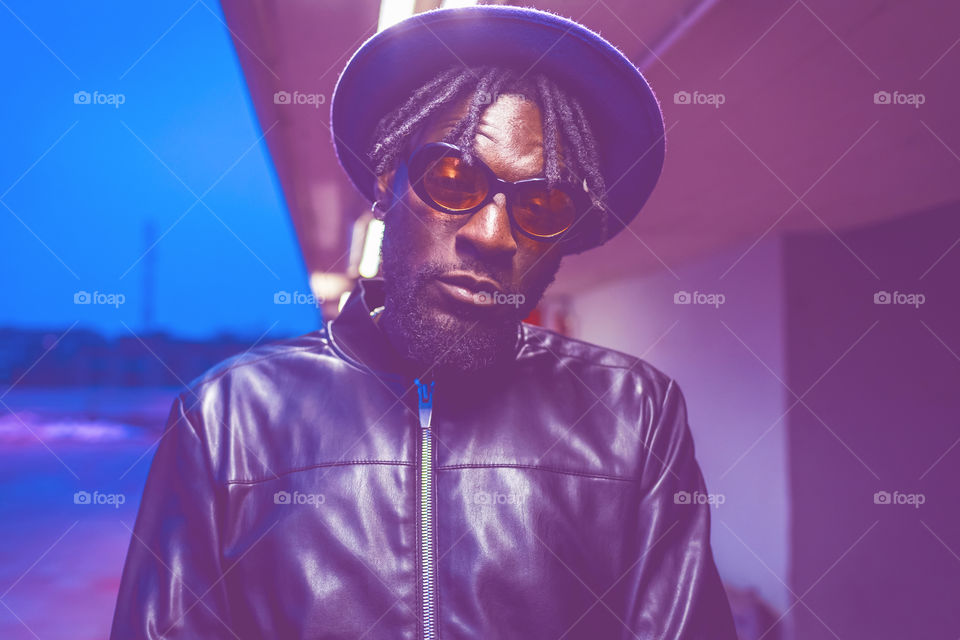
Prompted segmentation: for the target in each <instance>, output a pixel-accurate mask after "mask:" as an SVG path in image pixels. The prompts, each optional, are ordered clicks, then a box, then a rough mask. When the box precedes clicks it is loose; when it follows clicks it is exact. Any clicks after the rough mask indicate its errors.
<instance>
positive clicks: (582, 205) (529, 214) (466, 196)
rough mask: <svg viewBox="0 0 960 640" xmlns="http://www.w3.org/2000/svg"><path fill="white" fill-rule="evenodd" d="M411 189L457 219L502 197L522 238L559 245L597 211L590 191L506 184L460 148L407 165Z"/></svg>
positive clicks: (419, 153)
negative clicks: (467, 157)
mask: <svg viewBox="0 0 960 640" xmlns="http://www.w3.org/2000/svg"><path fill="white" fill-rule="evenodd" d="M407 172H408V179H409V181H410V186H411V188H412V189H413V191H414V193H416V194H417V195H418V196H419V197H420V199H421V200H423V201H424V202H426V203H427V204H428V205H430V206H431V207H433V208H434V209H437V210H439V211H443V212H444V213H449V214H453V215H464V214H469V213H473V212H475V211H478V210H479V209H481V208H482V207H484V206H485V205H487V204H489V203H490V202H491V201H492V200H493V197H494V196H495V195H496V194H498V193H503V194H504V195H506V197H507V215H508V216H509V218H510V222H511V224H512V225H513V226H514V227H516V228H517V229H519V230H520V231H521V233H523V234H524V235H527V236H529V237H531V238H534V239H536V240H547V241H556V240H560V239H561V238H564V237H565V236H568V235H570V234H569V233H568V231H569V230H570V229H571V228H572V227H573V226H574V223H575V222H576V221H577V220H579V219H580V218H582V217H583V215H584V214H585V213H586V212H587V211H588V210H589V209H590V207H591V206H593V204H592V202H591V199H590V196H589V193H588V192H587V191H586V185H585V184H582V185H577V184H575V183H573V182H561V183H559V184H556V185H554V186H553V187H550V186H549V185H548V183H547V179H546V178H530V179H528V180H519V181H517V182H509V181H507V180H501V179H500V178H498V177H497V175H496V174H495V173H494V172H493V170H492V169H491V168H490V167H488V166H487V165H486V164H484V163H483V162H481V161H480V159H479V158H477V157H476V155H474V156H473V160H472V162H471V163H470V164H467V163H466V161H465V160H464V159H463V152H462V151H461V150H460V148H459V147H457V146H456V145H452V144H448V143H446V142H430V143H428V144H425V145H423V146H421V147H419V148H418V149H416V150H415V151H414V152H413V153H412V154H410V157H409V159H408V160H407Z"/></svg>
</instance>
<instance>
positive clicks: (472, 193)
mask: <svg viewBox="0 0 960 640" xmlns="http://www.w3.org/2000/svg"><path fill="white" fill-rule="evenodd" d="M422 185H423V186H422V188H423V190H424V192H425V193H426V194H427V195H428V196H429V197H430V198H431V199H432V200H433V201H434V202H435V203H437V204H438V205H440V206H441V207H445V208H447V209H451V210H453V211H466V210H468V209H472V208H473V207H475V206H477V205H478V204H480V203H481V202H483V199H484V198H485V197H486V195H487V177H486V175H485V174H484V173H483V171H482V170H480V168H479V167H477V166H470V165H468V164H466V163H465V162H463V161H462V160H461V159H460V158H458V157H456V156H443V157H441V158H437V159H436V160H431V161H429V162H428V163H427V166H426V169H425V170H424V172H423V177H422Z"/></svg>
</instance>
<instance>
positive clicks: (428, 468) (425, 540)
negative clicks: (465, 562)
mask: <svg viewBox="0 0 960 640" xmlns="http://www.w3.org/2000/svg"><path fill="white" fill-rule="evenodd" d="M414 382H415V383H416V384H417V404H418V406H419V409H420V579H421V589H422V591H421V602H422V607H423V610H422V612H421V613H422V617H423V638H424V640H435V639H436V637H437V636H436V618H435V617H434V567H433V557H434V554H433V546H434V543H433V434H432V433H431V431H430V420H431V418H432V417H433V385H434V383H433V381H431V382H430V384H429V385H427V384H425V383H423V382H420V378H417V379H415V380H414Z"/></svg>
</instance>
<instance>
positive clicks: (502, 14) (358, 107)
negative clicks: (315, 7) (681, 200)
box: [330, 5, 665, 252]
mask: <svg viewBox="0 0 960 640" xmlns="http://www.w3.org/2000/svg"><path fill="white" fill-rule="evenodd" d="M455 65H462V66H480V65H507V66H510V67H513V68H520V69H522V70H525V71H526V73H527V74H534V73H543V74H545V75H547V76H548V77H550V78H552V79H553V80H554V81H555V82H556V83H557V84H558V85H559V86H561V87H562V88H563V89H564V90H566V91H567V92H568V93H570V94H572V95H573V96H575V97H576V98H577V100H579V101H580V103H581V105H582V106H583V109H584V113H585V115H586V117H587V119H588V121H589V123H590V126H591V129H592V130H593V134H594V137H595V138H596V142H597V151H598V154H599V157H600V171H601V174H602V175H603V178H604V182H605V183H606V187H607V197H606V200H605V201H606V205H607V209H608V212H609V216H608V232H607V237H606V238H600V237H599V236H596V237H594V238H592V239H591V240H590V241H589V242H588V243H587V244H585V245H581V246H578V247H577V249H576V251H577V252H579V251H582V250H584V249H588V248H591V247H593V246H597V245H599V244H601V243H602V242H604V241H606V239H609V238H610V237H613V236H614V235H616V234H617V233H619V232H620V231H622V230H623V229H624V228H625V227H626V226H627V225H628V224H629V223H630V221H631V220H633V219H634V217H636V215H637V213H639V211H640V209H641V207H643V205H644V203H645V202H646V201H647V198H649V196H650V193H651V192H652V191H653V188H654V186H655V185H656V183H657V179H658V178H659V176H660V170H661V168H662V167H663V158H664V150H665V141H664V128H663V115H662V113H661V111H660V105H659V102H658V101H657V98H656V96H655V95H654V93H653V91H652V90H651V89H650V86H649V85H648V84H647V81H646V80H645V79H644V77H643V75H642V74H641V73H640V71H639V70H638V69H637V67H636V66H635V65H634V64H633V63H632V62H630V60H628V59H627V58H626V57H625V56H624V55H623V54H622V53H621V52H620V51H619V50H618V49H617V48H616V47H614V46H613V45H612V44H610V43H609V42H607V41H606V40H604V39H603V38H602V37H600V36H599V35H598V34H596V33H594V32H593V31H591V30H590V29H588V28H587V27H585V26H583V25H581V24H579V23H577V22H574V21H572V20H569V19H567V18H563V17H561V16H558V15H555V14H552V13H548V12H546V11H540V10H537V9H530V8H525V7H509V6H495V5H479V6H471V7H462V8H455V9H435V10H432V11H427V12H424V13H420V14H417V15H414V16H412V17H410V18H407V19H405V20H403V21H401V22H398V23H397V24H395V25H393V26H391V27H389V28H387V29H384V30H383V31H381V32H379V33H377V34H376V35H374V36H372V37H371V38H370V39H368V40H367V41H366V42H364V43H363V45H362V46H361V47H360V48H359V49H358V50H357V51H356V52H355V53H354V54H353V56H352V57H351V58H350V60H349V62H347V65H346V67H345V68H344V70H343V73H341V75H340V78H339V79H338V80H337V86H336V88H335V90H334V93H333V98H332V100H331V105H330V128H331V134H332V136H333V143H334V148H335V150H336V154H337V158H338V160H339V162H340V165H341V166H342V167H343V169H344V171H346V173H347V175H348V176H350V179H351V180H352V181H353V184H354V185H356V187H357V188H358V189H359V190H360V192H361V193H363V195H364V196H366V197H367V198H368V199H369V200H370V201H371V202H372V201H373V200H374V197H375V196H374V184H375V178H376V175H375V172H374V166H373V163H372V162H371V160H370V159H369V157H368V155H367V154H368V152H369V150H370V146H371V144H372V143H373V142H374V141H373V140H372V139H371V138H372V135H373V133H374V131H375V130H376V127H377V124H378V123H379V121H380V119H381V118H382V117H383V116H384V115H386V114H387V113H389V112H390V111H392V110H393V109H395V108H396V107H397V106H399V105H400V104H402V103H403V102H405V101H406V100H407V99H408V98H409V96H410V95H411V94H412V93H413V91H415V90H416V89H417V88H419V87H420V86H421V85H423V84H424V83H426V82H427V81H429V80H430V79H431V78H433V77H434V76H436V75H437V74H438V73H439V72H441V71H443V70H445V69H447V68H449V67H451V66H455Z"/></svg>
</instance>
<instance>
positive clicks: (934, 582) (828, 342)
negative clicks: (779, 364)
mask: <svg viewBox="0 0 960 640" xmlns="http://www.w3.org/2000/svg"><path fill="white" fill-rule="evenodd" d="M958 238H960V205H957V204H952V205H949V206H945V207H942V208H940V209H937V210H934V211H927V212H923V213H919V214H915V215H909V216H905V217H903V218H900V219H898V220H895V221H893V222H888V223H885V224H879V225H875V226H872V227H869V228H866V229H861V230H857V231H853V232H849V233H844V234H842V235H840V237H839V239H838V238H837V237H835V236H833V235H832V234H830V233H828V232H823V233H818V234H815V235H801V236H791V237H789V238H787V239H786V240H785V245H784V258H785V270H786V283H787V286H786V300H787V370H788V384H789V386H790V388H791V389H792V390H793V391H794V392H796V394H798V395H799V396H801V397H803V402H802V403H799V404H797V406H795V407H794V408H793V409H792V410H791V411H790V414H789V416H788V421H789V440H788V443H789V456H790V484H791V498H792V517H791V539H792V547H791V563H790V564H791V567H792V570H791V580H790V586H791V589H792V591H793V592H794V593H795V594H796V596H797V597H799V598H802V602H800V603H798V604H797V606H796V607H795V609H794V611H793V615H794V624H795V625H796V630H797V637H799V638H804V639H805V640H816V639H818V638H824V639H827V638H830V639H833V638H835V637H841V638H872V639H873V640H882V639H884V638H890V639H897V640H901V639H902V638H956V637H957V636H958V635H960V608H958V607H957V604H958V602H960V445H958V439H960V393H958V390H960V357H958V354H960V300H958V275H960V246H957V247H954V248H952V250H951V247H953V245H954V243H955V242H956V241H957V239H958ZM845 245H846V246H845ZM945 252H946V255H944V254H945ZM861 261H862V262H861ZM871 271H872V273H871ZM879 291H886V292H889V293H891V294H892V293H893V292H895V291H896V292H900V293H907V294H912V293H920V294H922V295H923V296H925V301H924V302H923V303H922V304H920V305H919V306H910V305H905V304H896V303H892V304H875V303H874V295H875V294H876V293H877V292H879ZM844 354H845V355H844ZM825 372H826V373H825ZM824 374H825V375H824ZM821 376H823V377H822V378H821ZM811 387H812V389H811ZM808 389H810V390H809V393H807V391H808ZM795 400H796V398H795V397H793V396H791V397H790V398H788V406H789V404H790V403H793V402H794V401H795ZM881 491H884V492H888V493H889V494H891V496H892V500H891V501H890V502H893V501H894V500H896V499H899V500H903V501H912V502H919V501H924V503H923V504H922V505H919V506H916V505H911V504H890V503H885V501H886V496H885V495H881V496H879V501H880V504H877V503H876V501H875V497H874V495H875V494H876V493H877V492H881ZM895 491H896V492H899V493H898V494H894V492H895ZM917 495H918V496H920V497H916V498H913V499H911V497H910V496H917Z"/></svg>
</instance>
